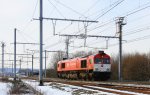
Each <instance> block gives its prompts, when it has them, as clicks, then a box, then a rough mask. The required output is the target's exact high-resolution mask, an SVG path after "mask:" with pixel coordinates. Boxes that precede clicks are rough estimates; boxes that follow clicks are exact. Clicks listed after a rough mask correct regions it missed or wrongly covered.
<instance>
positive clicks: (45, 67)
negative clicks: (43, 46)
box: [45, 50, 46, 78]
mask: <svg viewBox="0 0 150 95" xmlns="http://www.w3.org/2000/svg"><path fill="white" fill-rule="evenodd" d="M45 78H46V50H45Z"/></svg>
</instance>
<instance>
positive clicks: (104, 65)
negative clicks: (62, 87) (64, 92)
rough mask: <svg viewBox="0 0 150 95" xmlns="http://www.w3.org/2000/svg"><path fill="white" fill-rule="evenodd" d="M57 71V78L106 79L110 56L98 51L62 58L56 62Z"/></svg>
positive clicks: (108, 73) (109, 71) (109, 66)
mask: <svg viewBox="0 0 150 95" xmlns="http://www.w3.org/2000/svg"><path fill="white" fill-rule="evenodd" d="M57 73H58V77H59V78H67V79H85V80H86V79H88V80H107V79H109V78H110V75H111V63H110V56H109V55H107V54H106V53H104V51H99V53H98V54H95V55H89V56H86V57H82V58H79V57H78V58H73V59H67V60H62V61H59V62H58V64H57Z"/></svg>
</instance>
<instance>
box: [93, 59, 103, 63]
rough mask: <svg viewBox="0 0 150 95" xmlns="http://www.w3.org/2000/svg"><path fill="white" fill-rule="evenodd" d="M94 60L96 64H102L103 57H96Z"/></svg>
mask: <svg viewBox="0 0 150 95" xmlns="http://www.w3.org/2000/svg"><path fill="white" fill-rule="evenodd" d="M94 61H95V64H101V63H102V59H100V58H96V59H95V60H94Z"/></svg>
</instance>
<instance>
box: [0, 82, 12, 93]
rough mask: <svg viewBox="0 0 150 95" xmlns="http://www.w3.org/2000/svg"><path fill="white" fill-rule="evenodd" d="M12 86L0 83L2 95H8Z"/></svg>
mask: <svg viewBox="0 0 150 95" xmlns="http://www.w3.org/2000/svg"><path fill="white" fill-rule="evenodd" d="M10 86H11V85H10V83H4V82H0V95H7V93H8V91H9V89H10Z"/></svg>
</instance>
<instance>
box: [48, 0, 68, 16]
mask: <svg viewBox="0 0 150 95" xmlns="http://www.w3.org/2000/svg"><path fill="white" fill-rule="evenodd" d="M48 2H49V3H50V4H51V5H52V6H53V7H54V8H55V9H56V10H57V11H58V13H59V14H60V15H61V16H62V17H63V18H65V17H64V15H63V14H62V13H61V12H60V11H59V10H58V8H57V7H56V6H55V5H54V4H53V3H52V2H51V1H50V0H48Z"/></svg>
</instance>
